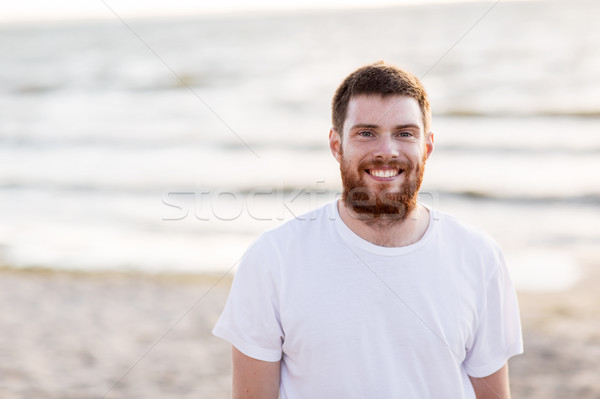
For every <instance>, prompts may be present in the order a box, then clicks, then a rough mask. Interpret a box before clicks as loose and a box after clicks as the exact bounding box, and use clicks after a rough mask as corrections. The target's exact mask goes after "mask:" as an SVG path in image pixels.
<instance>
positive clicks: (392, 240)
mask: <svg viewBox="0 0 600 399" xmlns="http://www.w3.org/2000/svg"><path fill="white" fill-rule="evenodd" d="M337 206H338V210H339V214H340V216H341V218H342V221H343V222H344V223H345V224H346V226H348V227H349V228H350V230H352V231H353V232H354V233H355V234H356V235H358V236H359V237H361V238H362V239H364V240H367V241H369V242H371V243H372V244H375V245H379V246H382V247H405V246H407V245H411V244H414V243H416V242H417V241H419V240H420V239H421V238H422V237H423V235H424V234H425V232H426V231H427V227H428V226H429V210H428V209H427V208H425V207H424V206H422V205H420V204H419V205H417V206H416V208H415V209H414V210H413V211H412V212H411V213H410V214H409V215H408V216H407V217H406V218H404V219H402V220H398V219H393V218H377V219H374V218H365V217H364V215H360V214H357V213H356V212H354V211H353V210H352V209H351V208H349V207H348V206H347V205H346V203H345V202H344V201H342V200H339V201H338V203H337Z"/></svg>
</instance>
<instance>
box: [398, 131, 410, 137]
mask: <svg viewBox="0 0 600 399" xmlns="http://www.w3.org/2000/svg"><path fill="white" fill-rule="evenodd" d="M399 136H400V137H411V136H412V133H411V132H400V133H399Z"/></svg>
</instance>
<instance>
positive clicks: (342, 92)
mask: <svg viewBox="0 0 600 399" xmlns="http://www.w3.org/2000/svg"><path fill="white" fill-rule="evenodd" d="M363 94H364V95H369V94H379V95H381V96H382V97H387V96H392V95H401V96H409V97H412V98H414V99H415V100H417V102H418V103H419V107H420V108H421V115H422V117H423V128H424V130H425V134H427V133H429V127H430V125H431V107H430V105H429V99H428V97H427V92H426V91H425V87H423V84H422V83H421V82H420V81H419V79H418V78H417V77H416V76H414V75H413V74H411V73H410V72H407V71H404V70H402V69H400V68H398V67H395V66H393V65H389V64H386V63H384V62H383V61H378V62H376V63H374V64H370V65H365V66H363V67H361V68H359V69H357V70H356V71H354V72H352V73H351V74H350V75H348V76H347V77H346V79H344V81H343V82H342V84H340V86H339V87H338V88H337V90H336V92H335V95H334V96H333V101H332V104H331V109H332V112H331V119H332V123H333V128H334V129H335V130H337V131H338V133H339V134H340V135H341V134H342V129H343V128H344V121H345V120H346V115H347V113H348V103H349V102H350V99H351V98H352V97H355V96H359V95H363Z"/></svg>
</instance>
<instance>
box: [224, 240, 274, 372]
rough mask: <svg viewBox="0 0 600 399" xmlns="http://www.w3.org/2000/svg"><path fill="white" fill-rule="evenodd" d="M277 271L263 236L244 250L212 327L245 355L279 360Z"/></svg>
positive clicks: (270, 249)
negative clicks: (222, 308)
mask: <svg viewBox="0 0 600 399" xmlns="http://www.w3.org/2000/svg"><path fill="white" fill-rule="evenodd" d="M279 283H280V274H279V267H278V265H277V259H276V255H275V251H274V249H273V246H272V244H271V243H270V241H269V240H268V238H267V237H265V236H264V235H263V236H261V237H260V238H259V239H258V240H257V241H256V242H255V243H254V244H253V245H252V246H251V247H250V248H249V249H248V250H247V251H246V254H245V255H244V257H243V258H242V260H241V261H240V265H239V268H238V271H237V272H236V274H235V277H234V280H233V284H232V286H231V291H230V293H229V298H228V300H227V303H226V305H225V309H224V310H223V313H222V314H221V316H220V318H219V320H218V321H217V324H216V325H215V327H214V329H213V334H214V335H216V336H217V337H220V338H223V339H225V340H227V341H229V342H230V343H231V344H232V345H233V346H235V347H236V348H237V349H238V350H239V351H240V352H242V353H243V354H245V355H246V356H249V357H252V358H254V359H258V360H264V361H271V362H275V361H278V360H280V359H281V355H282V349H281V348H282V343H283V331H282V328H281V322H280V318H279Z"/></svg>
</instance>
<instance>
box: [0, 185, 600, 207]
mask: <svg viewBox="0 0 600 399" xmlns="http://www.w3.org/2000/svg"><path fill="white" fill-rule="evenodd" d="M2 191H5V192H7V191H13V192H14V191H28V192H37V193H43V192H51V193H58V194H65V195H85V196H99V197H102V196H107V197H110V196H139V197H146V198H147V197H156V199H157V201H160V200H161V199H162V200H164V199H165V198H168V197H169V196H171V195H183V194H186V195H194V194H196V195H197V196H201V195H206V196H210V195H220V194H222V193H232V194H235V195H236V196H240V197H252V198H253V200H254V199H256V200H263V199H264V200H269V199H270V200H276V199H287V200H296V199H301V198H303V197H304V198H311V197H316V198H317V199H318V198H321V199H323V198H329V199H333V198H336V197H339V196H340V195H341V191H340V190H336V189H332V188H331V187H316V186H314V185H312V186H311V185H306V186H293V185H279V186H270V185H261V186H256V187H243V186H240V187H227V188H225V187H198V186H195V187H192V186H186V187H183V186H182V187H165V186H160V185H148V186H141V185H140V186H135V187H134V186H131V185H127V186H119V185H114V186H106V185H105V186H100V185H92V184H61V183H56V184H54V183H53V184H50V183H46V184H44V183H17V182H13V183H6V184H0V192H2ZM419 195H420V197H421V198H422V199H424V200H430V199H431V198H434V199H440V198H453V199H458V200H467V201H480V202H497V203H502V204H505V205H506V204H518V205H531V206H537V205H577V206H593V207H597V206H600V192H579V193H566V194H564V195H556V194H544V193H539V194H535V193H532V194H521V193H518V192H513V193H504V194H500V193H498V192H495V191H482V190H469V189H467V190H436V189H435V187H426V188H424V189H422V190H421V192H420V194H419Z"/></svg>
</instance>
